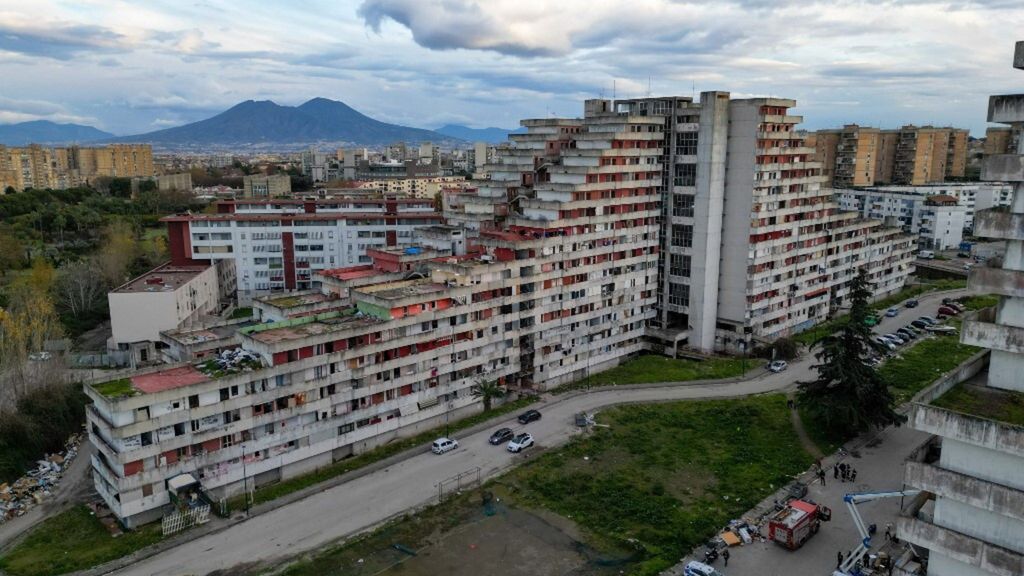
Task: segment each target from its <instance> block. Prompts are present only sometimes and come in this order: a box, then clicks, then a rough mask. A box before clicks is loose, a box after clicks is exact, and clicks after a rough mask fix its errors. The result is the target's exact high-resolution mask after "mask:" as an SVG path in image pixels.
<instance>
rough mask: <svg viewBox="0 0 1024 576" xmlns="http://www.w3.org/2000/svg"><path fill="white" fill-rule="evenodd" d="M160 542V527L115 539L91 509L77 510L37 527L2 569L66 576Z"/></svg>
mask: <svg viewBox="0 0 1024 576" xmlns="http://www.w3.org/2000/svg"><path fill="white" fill-rule="evenodd" d="M160 539H161V535H160V525H159V524H150V525H148V526H143V527H142V528H140V529H138V530H135V531H132V532H125V533H124V534H122V535H121V536H118V537H117V538H114V537H113V536H111V535H110V533H109V532H107V529H106V528H104V527H103V525H102V524H101V523H100V521H99V520H98V519H97V518H96V517H95V516H93V515H92V513H91V512H90V511H89V509H88V508H86V507H85V506H75V507H74V508H71V509H70V510H68V511H66V512H62V513H60V514H58V515H56V516H54V517H53V518H50V519H47V520H45V521H43V522H42V523H41V524H39V525H38V526H36V527H35V528H34V529H33V530H32V532H31V533H30V534H29V535H28V537H27V538H26V539H25V540H24V541H22V542H21V544H18V545H17V546H16V547H15V548H14V549H13V550H11V551H10V552H9V553H8V554H6V555H5V556H4V557H3V558H0V568H3V569H4V570H5V571H6V572H7V573H8V574H12V575H13V576H51V575H55V574H65V573H67V572H73V571H76V570H84V569H86V568H92V567H94V566H99V565H100V564H103V563H104V562H109V561H111V560H114V559H116V558H121V557H123V556H127V555H128V554H131V553H132V552H135V551H136V550H140V549H142V548H145V547H146V546H149V545H151V544H154V543H156V542H157V541H159V540H160Z"/></svg>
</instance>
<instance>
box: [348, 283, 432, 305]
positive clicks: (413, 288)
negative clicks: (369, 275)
mask: <svg viewBox="0 0 1024 576" xmlns="http://www.w3.org/2000/svg"><path fill="white" fill-rule="evenodd" d="M447 289H448V287H447V286H445V285H444V284H438V283H437V282H432V281H430V280H410V281H408V282H388V283H385V284H375V285H370V286H364V287H362V288H359V289H358V290H359V291H360V292H362V293H364V294H370V295H372V296H374V297H375V298H381V299H383V300H398V299H399V298H408V297H410V296H423V295H426V294H435V293H438V292H444V291H446V290H447Z"/></svg>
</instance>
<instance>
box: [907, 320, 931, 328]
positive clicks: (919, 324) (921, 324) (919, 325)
mask: <svg viewBox="0 0 1024 576" xmlns="http://www.w3.org/2000/svg"><path fill="white" fill-rule="evenodd" d="M910 325H911V326H913V327H914V328H917V329H918V330H927V329H928V327H929V326H931V324H929V323H927V322H925V321H924V320H914V321H913V322H911V323H910Z"/></svg>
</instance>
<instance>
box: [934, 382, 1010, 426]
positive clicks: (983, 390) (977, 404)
mask: <svg viewBox="0 0 1024 576" xmlns="http://www.w3.org/2000/svg"><path fill="white" fill-rule="evenodd" d="M987 378H988V373H987V372H982V373H981V374H979V375H978V376H975V377H974V378H971V379H970V380H968V381H967V382H964V383H962V384H957V385H956V386H955V387H953V388H952V389H951V390H950V391H949V392H946V393H945V394H943V395H942V396H940V397H938V398H936V399H935V401H933V402H932V405H933V406H937V407H939V408H944V409H946V410H952V411H954V412H959V413H961V414H967V415H968V416H976V417H978V418H984V419H986V420H994V421H997V422H1002V423H1005V424H1010V425H1013V426H1022V427H1024V393H1022V392H1013V391H1010V390H1001V389H999V388H991V387H989V386H986V385H985V381H986V379H987Z"/></svg>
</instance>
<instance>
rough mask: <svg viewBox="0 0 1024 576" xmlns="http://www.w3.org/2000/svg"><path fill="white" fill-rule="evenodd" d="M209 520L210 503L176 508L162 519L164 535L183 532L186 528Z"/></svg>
mask: <svg viewBox="0 0 1024 576" xmlns="http://www.w3.org/2000/svg"><path fill="white" fill-rule="evenodd" d="M209 521H210V505H209V504H204V505H202V506H196V507H195V508H186V509H185V510H175V511H174V512H171V513H170V514H167V515H165V516H164V517H163V520H162V521H161V527H162V528H163V531H164V536H170V535H171V534H174V533H176V532H181V531H182V530H184V529H186V528H191V527H193V526H198V525H200V524H206V523H207V522H209Z"/></svg>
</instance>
